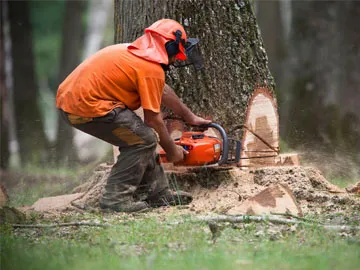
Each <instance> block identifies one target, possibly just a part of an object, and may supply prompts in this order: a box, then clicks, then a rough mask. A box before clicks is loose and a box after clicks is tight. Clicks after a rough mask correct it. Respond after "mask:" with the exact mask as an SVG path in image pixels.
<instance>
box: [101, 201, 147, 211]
mask: <svg viewBox="0 0 360 270" xmlns="http://www.w3.org/2000/svg"><path fill="white" fill-rule="evenodd" d="M100 208H101V209H102V210H112V211H115V212H125V213H134V212H147V211H149V210H150V209H151V208H150V207H149V205H148V204H147V203H146V202H144V201H138V202H135V201H127V202H122V203H121V204H114V205H106V204H104V203H102V202H101V201H100Z"/></svg>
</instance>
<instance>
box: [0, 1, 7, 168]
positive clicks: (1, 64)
mask: <svg viewBox="0 0 360 270" xmlns="http://www.w3.org/2000/svg"><path fill="white" fill-rule="evenodd" d="M0 4H1V11H0V25H1V29H0V31H1V32H0V68H1V69H0V107H1V110H0V123H1V127H0V128H1V140H0V150H1V151H0V169H1V170H5V169H7V167H8V165H9V124H8V122H9V117H8V115H7V112H6V106H7V96H6V95H7V93H6V92H7V89H6V82H5V80H6V74H5V40H4V31H5V29H4V25H5V14H4V12H6V9H4V8H5V5H6V4H7V3H5V2H1V3H0Z"/></svg>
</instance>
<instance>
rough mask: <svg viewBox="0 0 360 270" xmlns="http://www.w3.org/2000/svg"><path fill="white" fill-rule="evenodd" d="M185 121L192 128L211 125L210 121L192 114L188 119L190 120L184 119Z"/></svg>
mask: <svg viewBox="0 0 360 270" xmlns="http://www.w3.org/2000/svg"><path fill="white" fill-rule="evenodd" d="M184 120H185V121H186V123H188V124H189V125H192V126H201V125H208V124H210V123H211V121H210V120H206V119H204V118H202V117H200V116H197V115H195V114H192V115H191V117H188V119H184Z"/></svg>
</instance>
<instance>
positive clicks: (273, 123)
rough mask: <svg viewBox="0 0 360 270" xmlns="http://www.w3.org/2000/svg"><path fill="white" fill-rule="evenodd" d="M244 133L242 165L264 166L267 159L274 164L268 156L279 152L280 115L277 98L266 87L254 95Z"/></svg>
mask: <svg viewBox="0 0 360 270" xmlns="http://www.w3.org/2000/svg"><path fill="white" fill-rule="evenodd" d="M240 124H241V123H240ZM243 134H244V135H243V138H242V152H241V158H242V159H241V161H240V166H243V167H252V166H256V165H262V166H264V165H267V164H266V161H269V162H270V164H273V162H274V161H272V159H268V157H271V156H273V157H275V156H277V155H278V152H279V117H278V112H277V106H276V100H275V99H274V97H273V96H272V95H271V94H270V92H269V91H268V90H267V89H266V88H259V89H257V90H256V91H255V92H254V94H253V95H252V97H251V99H250V101H249V104H248V107H247V113H246V120H245V125H244V130H243ZM260 157H266V159H261V158H260ZM270 164H269V165H270Z"/></svg>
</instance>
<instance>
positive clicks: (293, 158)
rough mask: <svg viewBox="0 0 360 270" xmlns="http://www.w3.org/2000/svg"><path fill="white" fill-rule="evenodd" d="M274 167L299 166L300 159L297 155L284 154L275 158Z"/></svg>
mask: <svg viewBox="0 0 360 270" xmlns="http://www.w3.org/2000/svg"><path fill="white" fill-rule="evenodd" d="M275 165H276V166H290V165H293V166H300V157H299V154H298V153H285V154H280V155H278V156H277V157H275Z"/></svg>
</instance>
